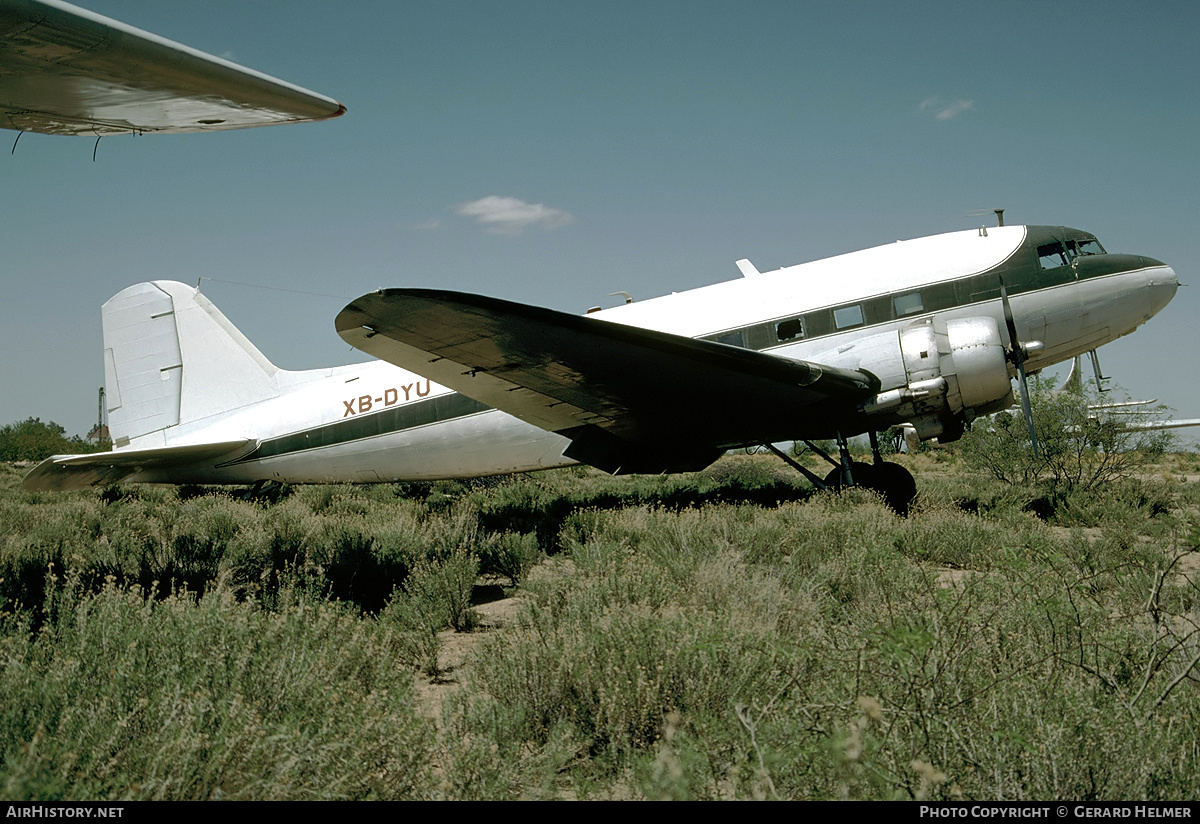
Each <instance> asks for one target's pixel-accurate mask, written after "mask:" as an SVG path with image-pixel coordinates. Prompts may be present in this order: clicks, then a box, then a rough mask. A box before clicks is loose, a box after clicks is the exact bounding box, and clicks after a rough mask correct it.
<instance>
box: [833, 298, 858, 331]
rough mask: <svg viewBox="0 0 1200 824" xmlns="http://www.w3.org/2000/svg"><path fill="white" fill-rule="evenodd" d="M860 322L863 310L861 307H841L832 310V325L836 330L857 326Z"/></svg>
mask: <svg viewBox="0 0 1200 824" xmlns="http://www.w3.org/2000/svg"><path fill="white" fill-rule="evenodd" d="M862 322H863V310H862V306H861V305H857V304H856V305H854V306H843V307H842V308H841V309H834V310H833V325H834V326H836V327H837V328H838V329H847V328H849V327H851V326H859V325H861V324H862Z"/></svg>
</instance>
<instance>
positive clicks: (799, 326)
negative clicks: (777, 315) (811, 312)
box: [775, 318, 804, 340]
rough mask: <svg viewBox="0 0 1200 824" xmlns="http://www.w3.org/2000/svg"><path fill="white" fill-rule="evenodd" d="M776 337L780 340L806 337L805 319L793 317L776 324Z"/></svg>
mask: <svg viewBox="0 0 1200 824" xmlns="http://www.w3.org/2000/svg"><path fill="white" fill-rule="evenodd" d="M775 337H777V338H778V339H779V340H795V339H796V338H802V337H804V319H803V318H792V319H791V320H783V321H780V322H779V323H777V324H775Z"/></svg>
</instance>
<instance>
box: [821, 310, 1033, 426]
mask: <svg viewBox="0 0 1200 824" xmlns="http://www.w3.org/2000/svg"><path fill="white" fill-rule="evenodd" d="M813 360H815V361H817V362H818V363H827V364H829V365H831V366H843V367H847V368H851V369H863V370H865V371H868V372H871V373H872V374H874V375H875V376H876V377H877V378H879V380H880V391H879V393H878V394H876V395H875V396H874V397H873V398H871V399H869V400H868V401H867V402H865V403H864V404H863V405H862V407H861V408H862V411H863V413H865V414H866V415H869V416H870V417H871V418H872V419H874V421H877V422H878V425H877V426H876V425H873V427H872V428H877V429H884V428H886V427H888V426H892V425H894V424H900V423H904V424H909V425H911V426H912V427H913V428H914V429H915V431H916V433H917V435H918V436H919V437H920V438H921V440H928V439H929V438H940V439H941V440H943V441H952V440H956V439H957V438H958V437H959V436H960V435H961V434H962V431H963V427H964V426H965V425H966V424H968V423H970V422H971V421H973V420H974V419H975V418H977V417H979V416H980V415H988V414H991V413H993V412H998V411H1000V410H1001V409H1007V408H1008V407H1009V406H1011V405H1012V402H1013V395H1012V378H1011V376H1010V374H1009V371H1008V360H1007V358H1006V357H1005V352H1004V344H1003V343H1002V342H1001V338H1000V327H999V325H998V324H997V322H996V319H995V318H990V317H973V318H961V319H959V320H950V321H943V320H931V321H924V322H921V323H916V324H913V325H912V326H908V327H905V328H903V329H899V330H896V331H893V332H883V333H880V334H878V335H871V336H869V337H866V338H863V339H862V340H859V341H856V342H854V343H850V344H847V345H846V346H843V347H840V348H839V349H835V350H830V351H829V352H825V353H822V354H820V355H817V356H815V357H814V358H813Z"/></svg>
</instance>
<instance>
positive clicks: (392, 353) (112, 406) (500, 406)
mask: <svg viewBox="0 0 1200 824" xmlns="http://www.w3.org/2000/svg"><path fill="white" fill-rule="evenodd" d="M0 62H2V64H3V66H4V71H3V72H0V126H4V127H6V128H12V129H17V130H22V131H26V130H29V131H41V132H46V133H50V134H89V135H97V136H99V135H104V134H120V133H142V132H155V131H157V132H181V131H205V130H214V129H230V128H243V127H248V126H257V125H269V124H272V123H281V122H296V121H301V120H316V119H324V118H329V117H337V116H338V115H340V114H342V113H343V112H344V111H345V109H344V107H342V106H341V105H340V104H338V103H337V102H336V101H334V100H332V99H330V98H326V97H323V96H321V95H316V94H314V93H312V92H308V91H307V90H304V89H300V88H299V87H296V86H292V85H291V84H288V83H284V82H283V81H280V80H276V79H274V78H271V77H267V76H266V75H261V74H259V73H257V72H252V71H250V70H247V69H243V68H241V67H240V66H236V65H234V64H231V63H228V62H227V61H223V60H220V59H219V58H215V57H213V56H211V55H206V54H203V53H202V52H197V51H195V50H193V49H189V48H187V47H186V46H181V45H179V44H177V43H172V42H170V41H167V40H163V39H162V38H159V37H156V36H155V35H152V34H148V33H146V32H143V31H140V30H137V29H134V28H132V27H130V26H126V25H125V24H122V23H118V22H116V21H114V20H109V19H107V18H104V17H100V16H99V15H95V14H92V13H90V12H87V11H84V10H83V9H79V8H76V7H74V6H69V5H67V4H65V3H61V2H58V1H57V0H0ZM737 265H738V268H739V270H740V271H741V273H742V275H743V277H742V278H741V279H739V280H735V281H731V282H728V283H723V284H717V285H715V286H709V287H705V288H703V289H696V290H693V291H689V292H683V293H680V294H675V295H670V296H667V297H662V298H657V299H654V300H649V301H644V302H641V303H630V304H627V305H625V306H620V307H617V308H615V309H609V310H607V311H603V312H600V313H598V314H595V315H592V316H588V317H579V316H575V315H570V314H566V313H562V312H555V311H552V310H548V309H541V308H538V307H533V306H525V305H521V304H516V303H510V302H507V301H503V300H498V299H495V298H487V297H482V296H479V295H467V294H460V293H454V292H442V291H435V290H419V289H393V290H385V291H381V292H376V293H372V294H370V295H364V296H363V297H361V298H359V299H358V300H356V301H354V302H353V303H351V304H350V305H349V306H347V307H346V308H345V309H344V310H343V311H342V312H341V313H340V314H339V315H338V318H337V321H336V326H337V329H338V332H339V333H340V334H341V335H342V337H343V338H345V339H346V340H347V341H349V342H350V343H351V344H352V345H354V346H356V347H358V348H359V349H362V350H363V351H365V352H368V353H371V354H373V355H376V356H378V357H380V358H382V359H383V361H382V362H376V363H370V364H361V365H356V366H345V367H339V368H334V369H317V370H308V371H299V372H290V371H285V370H281V369H279V368H277V367H276V366H274V365H273V364H272V363H271V362H270V361H268V360H267V358H265V357H264V356H263V355H262V353H261V352H259V351H258V349H256V348H255V347H254V345H253V344H251V343H250V342H249V340H247V339H246V338H245V336H243V335H242V334H241V333H240V332H239V331H238V330H237V329H235V328H234V327H233V326H232V324H230V323H229V321H228V320H227V319H226V318H225V317H224V315H222V314H221V313H220V312H219V311H218V310H217V309H216V307H214V306H213V305H212V304H211V303H210V302H209V301H208V300H207V298H205V297H204V296H203V295H201V294H200V293H199V292H198V291H197V290H196V289H192V288H190V287H188V286H185V285H183V284H180V283H173V282H168V281H155V282H152V283H143V284H138V285H136V286H132V287H129V288H128V289H125V290H124V291H122V292H120V293H118V294H117V295H116V296H114V297H113V298H112V299H111V300H109V301H108V302H107V303H105V305H104V307H103V326H104V359H105V385H106V390H107V392H106V398H107V402H108V413H109V429H110V432H111V434H112V437H113V439H114V449H113V451H111V452H107V453H101V454H97V455H65V456H64V455H60V456H55V457H53V458H50V459H48V460H47V461H45V462H43V463H42V464H40V465H39V466H38V467H36V468H35V469H34V470H33V471H32V472H31V473H30V474H29V475H28V476H27V477H26V478H25V480H24V486H25V488H27V489H39V490H56V489H79V488H83V487H87V486H93V485H97V484H106V483H114V482H118V481H131V482H134V481H144V482H168V483H183V482H196V483H250V482H267V481H288V482H324V481H386V480H394V479H433V478H445V477H462V476H476V475H487V474H496V473H506V472H515V471H527V470H533V469H542V468H548V467H553V466H564V465H567V464H571V463H576V462H583V463H588V464H592V465H594V466H597V467H600V468H601V469H604V470H607V471H610V472H676V471H686V470H694V469H700V468H702V467H704V466H707V465H708V464H710V463H711V462H712V461H714V460H716V458H717V457H718V456H719V455H720V454H721V453H722V452H723V451H724V450H726V449H729V448H732V447H739V446H745V445H748V444H766V445H770V444H771V443H773V442H777V441H782V440H796V439H800V440H809V441H811V440H813V439H826V438H834V439H836V440H837V442H838V444H839V455H838V457H837V458H834V457H832V456H826V457H827V458H828V459H829V461H830V463H831V464H833V465H834V469H833V470H832V471H831V472H830V474H829V475H828V476H827V477H826V478H825V479H821V478H819V477H817V476H815V475H812V473H810V472H808V470H806V469H803V468H802V467H799V466H798V465H797V467H798V468H800V469H801V470H802V471H804V472H806V473H807V474H809V476H810V477H811V478H812V480H813V481H814V482H815V483H817V484H819V485H826V484H831V485H844V484H851V483H858V484H863V485H867V486H871V487H875V488H880V489H883V490H885V491H886V492H888V493H889V495H890V496H891V497H892V498H893V499H895V500H899V501H903V500H906V499H907V498H908V497H910V496H911V494H912V491H913V490H914V489H915V487H914V485H913V482H912V477H911V476H910V475H909V474H908V473H907V472H906V471H905V470H904V469H902V468H901V467H899V466H897V465H895V464H888V463H885V462H883V461H882V458H881V456H880V454H879V450H878V448H877V447H876V448H875V450H874V457H875V463H873V464H864V463H853V462H852V461H851V460H850V457H849V452H848V450H847V447H846V438H847V437H850V436H853V435H856V434H859V433H863V432H866V433H869V434H871V436H872V444H873V445H874V444H875V438H874V434H875V433H876V432H877V431H879V430H882V429H886V428H888V427H891V426H893V425H896V424H902V425H907V426H908V427H909V428H910V429H911V431H912V432H913V433H915V434H916V436H917V437H919V438H921V439H928V438H934V437H936V438H939V439H940V440H942V441H948V440H953V439H954V438H957V437H958V436H959V435H960V434H961V433H962V431H963V429H964V427H965V426H967V425H969V424H970V422H971V421H972V420H973V419H974V418H975V417H977V416H979V415H984V414H988V413H990V412H995V411H997V410H999V409H1003V408H1006V407H1007V406H1008V405H1010V404H1011V402H1012V399H1013V396H1012V379H1013V378H1014V377H1015V378H1017V379H1018V385H1019V386H1020V387H1021V388H1022V395H1023V397H1024V396H1025V395H1026V393H1025V391H1024V383H1025V381H1024V378H1025V375H1026V373H1027V372H1031V371H1036V370H1038V369H1040V368H1042V367H1044V366H1047V365H1049V364H1052V363H1055V362H1058V361H1061V360H1064V359H1066V358H1070V357H1073V356H1075V355H1077V354H1079V353H1081V352H1086V351H1091V350H1094V349H1095V348H1096V347H1097V346H1100V345H1101V344H1103V343H1106V342H1108V341H1110V340H1113V339H1115V338H1117V337H1119V336H1121V335H1124V334H1128V333H1129V332H1131V331H1133V330H1134V329H1135V328H1137V326H1139V325H1140V324H1142V323H1144V322H1145V321H1146V320H1148V319H1149V318H1150V317H1152V316H1153V315H1154V314H1155V313H1156V312H1158V311H1159V310H1160V309H1161V308H1162V307H1163V306H1165V305H1166V304H1167V302H1169V301H1170V300H1171V298H1172V297H1173V296H1174V294H1175V290H1176V287H1177V286H1178V283H1177V281H1176V278H1175V273H1174V271H1173V270H1172V269H1171V268H1170V267H1169V266H1167V265H1165V264H1163V263H1161V262H1159V261H1157V260H1154V259H1152V258H1145V257H1138V256H1134V255H1113V254H1108V253H1107V252H1106V251H1105V250H1104V249H1103V248H1102V247H1101V246H1100V244H1099V242H1098V241H1097V240H1096V239H1095V237H1093V236H1092V235H1090V234H1088V233H1086V232H1080V231H1078V230H1075V229H1067V228H1065V227H1049V226H1028V227H1025V226H1012V227H999V228H995V229H991V230H990V231H989V230H986V229H980V230H979V231H978V232H975V231H970V232H955V233H951V234H945V235H937V236H934V237H928V238H921V239H917V240H910V241H904V242H898V243H895V244H892V245H888V246H881V247H877V248H874V249H868V250H864V251H861V252H855V253H852V254H849V255H842V256H839V257H835V258H829V259H827V260H822V261H816V262H813V263H807V264H803V265H800V266H794V267H789V268H785V269H780V270H777V271H775V272H768V273H760V272H759V271H758V270H757V269H756V268H755V267H754V266H753V265H752V264H751V263H750V262H749V261H747V260H742V261H738V264H737ZM1025 405H1026V418H1027V419H1029V418H1030V416H1029V412H1028V403H1027V402H1026V404H1025Z"/></svg>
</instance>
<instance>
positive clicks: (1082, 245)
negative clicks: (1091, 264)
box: [1038, 237, 1107, 269]
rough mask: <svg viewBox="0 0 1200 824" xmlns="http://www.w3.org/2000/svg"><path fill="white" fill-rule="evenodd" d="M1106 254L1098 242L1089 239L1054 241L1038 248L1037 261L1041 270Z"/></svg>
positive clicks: (1092, 238)
mask: <svg viewBox="0 0 1200 824" xmlns="http://www.w3.org/2000/svg"><path fill="white" fill-rule="evenodd" d="M1103 254H1107V253H1106V252H1105V251H1104V247H1103V246H1101V245H1100V241H1098V240H1096V239H1095V238H1094V237H1091V238H1072V239H1071V240H1056V241H1054V242H1053V243H1046V244H1043V245H1041V246H1039V247H1038V261H1039V262H1040V263H1041V264H1042V268H1043V269H1054V268H1055V267H1058V266H1066V265H1068V264H1069V263H1070V262H1071V261H1072V260H1074V259H1075V258H1077V257H1083V256H1087V255H1103Z"/></svg>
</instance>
